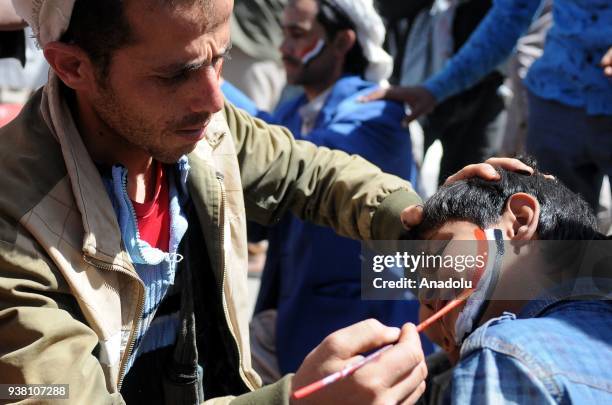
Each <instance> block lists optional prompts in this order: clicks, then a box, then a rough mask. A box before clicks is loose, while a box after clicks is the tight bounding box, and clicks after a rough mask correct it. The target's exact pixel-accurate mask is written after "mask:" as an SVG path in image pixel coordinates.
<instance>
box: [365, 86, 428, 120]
mask: <svg viewBox="0 0 612 405" xmlns="http://www.w3.org/2000/svg"><path fill="white" fill-rule="evenodd" d="M380 99H385V100H394V101H399V102H402V103H406V104H408V105H409V106H410V111H408V109H407V110H406V118H404V120H403V123H404V124H408V123H410V121H412V120H414V119H416V118H419V117H420V116H421V115H424V114H428V113H430V112H432V111H433V109H434V107H435V106H436V104H437V101H436V99H435V97H434V96H433V94H431V93H430V92H429V90H427V89H426V88H425V87H422V86H414V87H399V86H391V87H387V88H380V89H377V90H374V91H373V92H372V93H370V94H368V95H366V96H363V97H361V98H360V99H359V101H362V102H368V101H374V100H380Z"/></svg>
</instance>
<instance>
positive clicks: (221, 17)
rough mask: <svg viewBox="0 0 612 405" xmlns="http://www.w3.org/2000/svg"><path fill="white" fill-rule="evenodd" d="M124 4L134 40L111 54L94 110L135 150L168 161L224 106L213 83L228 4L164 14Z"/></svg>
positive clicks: (159, 8) (223, 47)
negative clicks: (107, 73) (108, 67)
mask: <svg viewBox="0 0 612 405" xmlns="http://www.w3.org/2000/svg"><path fill="white" fill-rule="evenodd" d="M147 1H148V0H134V1H130V2H127V3H126V4H127V5H126V15H127V18H128V21H129V23H130V26H131V28H132V31H133V36H134V39H135V40H134V41H133V43H131V44H130V45H127V46H125V47H123V48H121V49H119V50H117V51H115V52H114V54H113V57H112V61H111V65H110V69H109V76H108V78H106V80H105V83H103V85H101V86H100V87H99V91H98V94H97V97H96V99H95V100H94V102H93V104H94V109H95V111H96V113H97V114H98V116H99V117H100V118H101V120H102V121H103V122H104V123H105V124H106V125H107V126H108V127H109V128H110V129H111V130H112V131H114V132H116V133H117V134H119V135H120V136H121V137H123V138H124V139H125V140H127V141H128V142H129V143H130V144H132V145H134V146H135V147H136V148H139V149H142V150H144V151H146V152H147V153H148V154H150V155H151V156H153V157H154V158H156V159H157V160H159V161H161V162H165V163H171V162H175V161H176V160H178V159H179V158H180V157H181V156H182V155H183V154H186V153H189V152H191V151H192V150H193V149H194V148H195V146H196V144H197V142H199V141H200V140H201V139H203V138H204V136H205V134H206V127H207V125H208V123H209V122H210V119H211V117H212V114H214V113H216V112H218V111H219V110H221V108H222V107H223V95H222V94H221V91H220V88H219V85H220V83H219V79H220V75H221V68H222V65H223V57H224V56H225V54H226V52H227V50H228V48H229V47H230V38H229V32H230V30H229V27H230V24H229V19H230V16H231V10H232V2H231V1H228V0H209V1H208V2H207V3H208V5H202V2H200V1H195V2H184V4H183V3H181V4H180V5H179V6H177V7H174V8H170V7H165V6H163V5H159V4H156V5H151V4H148V7H145V6H144V5H143V4H142V3H143V2H147Z"/></svg>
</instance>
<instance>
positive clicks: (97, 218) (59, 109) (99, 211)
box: [41, 72, 131, 269]
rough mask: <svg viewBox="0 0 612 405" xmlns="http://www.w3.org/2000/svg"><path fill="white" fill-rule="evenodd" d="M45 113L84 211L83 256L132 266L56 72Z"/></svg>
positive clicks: (43, 107) (44, 102)
mask: <svg viewBox="0 0 612 405" xmlns="http://www.w3.org/2000/svg"><path fill="white" fill-rule="evenodd" d="M41 113H42V116H43V119H44V120H45V122H46V123H47V126H48V127H49V129H50V130H51V132H52V133H53V135H54V136H55V137H56V138H57V140H58V142H59V144H60V146H61V150H62V155H63V157H64V162H65V164H66V169H67V172H68V176H69V178H70V182H71V185H72V191H73V195H74V199H75V202H76V205H77V207H78V209H79V211H80V212H81V216H82V222H83V228H84V236H83V253H84V254H86V255H88V256H91V257H93V258H96V259H99V260H103V261H106V262H108V261H109V260H110V261H111V262H113V263H115V262H116V261H119V263H117V264H120V265H122V266H124V267H127V268H128V269H131V266H130V265H127V266H126V265H125V263H126V262H129V260H126V259H127V256H126V255H125V252H123V249H122V248H121V233H120V231H119V224H118V223H117V218H116V216H115V211H114V210H113V207H112V204H111V201H110V199H109V197H108V194H107V193H106V188H105V187H104V184H103V182H102V178H101V176H100V173H99V172H98V169H97V168H96V165H95V164H94V162H93V160H92V159H91V157H90V156H89V152H88V151H87V148H86V147H85V144H84V143H83V140H82V138H81V136H80V135H79V132H78V130H77V127H76V124H75V122H74V119H73V117H72V114H71V112H70V109H69V108H68V105H67V103H66V100H65V99H64V98H63V97H62V95H61V82H60V80H59V78H58V77H57V76H56V75H55V74H54V73H53V72H51V73H50V76H49V81H48V83H47V84H46V85H45V87H44V90H43V97H42V102H41Z"/></svg>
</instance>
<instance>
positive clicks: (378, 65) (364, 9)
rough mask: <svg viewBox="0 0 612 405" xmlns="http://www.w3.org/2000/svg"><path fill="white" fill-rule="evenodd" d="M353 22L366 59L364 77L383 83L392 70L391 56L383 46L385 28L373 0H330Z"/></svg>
mask: <svg viewBox="0 0 612 405" xmlns="http://www.w3.org/2000/svg"><path fill="white" fill-rule="evenodd" d="M330 1H331V2H333V3H334V4H335V5H336V6H337V7H338V8H339V9H341V10H342V11H344V13H345V14H346V15H347V16H348V17H349V18H350V19H351V21H352V22H353V24H355V32H356V34H357V41H358V42H359V45H361V48H362V49H363V55H364V56H365V58H366V59H367V60H368V62H369V63H368V67H367V69H366V73H365V79H366V80H369V81H372V82H376V83H385V82H386V81H387V79H388V78H389V77H390V76H391V73H392V72H393V58H392V57H391V55H389V54H388V53H387V52H386V51H385V50H384V49H383V48H382V46H383V42H384V40H385V35H386V30H385V25H384V24H383V22H382V19H381V18H380V16H379V15H378V13H377V12H376V9H375V8H374V3H373V0H330Z"/></svg>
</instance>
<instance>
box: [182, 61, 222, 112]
mask: <svg viewBox="0 0 612 405" xmlns="http://www.w3.org/2000/svg"><path fill="white" fill-rule="evenodd" d="M220 77H221V71H220V69H215V68H214V67H212V66H208V67H206V68H203V69H201V71H199V72H198V73H197V81H196V83H197V84H196V85H195V86H194V88H193V90H192V96H191V106H190V107H191V110H192V111H193V112H203V111H205V112H209V113H216V112H218V111H220V110H221V109H222V108H223V103H224V97H223V93H222V92H221V80H220Z"/></svg>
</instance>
